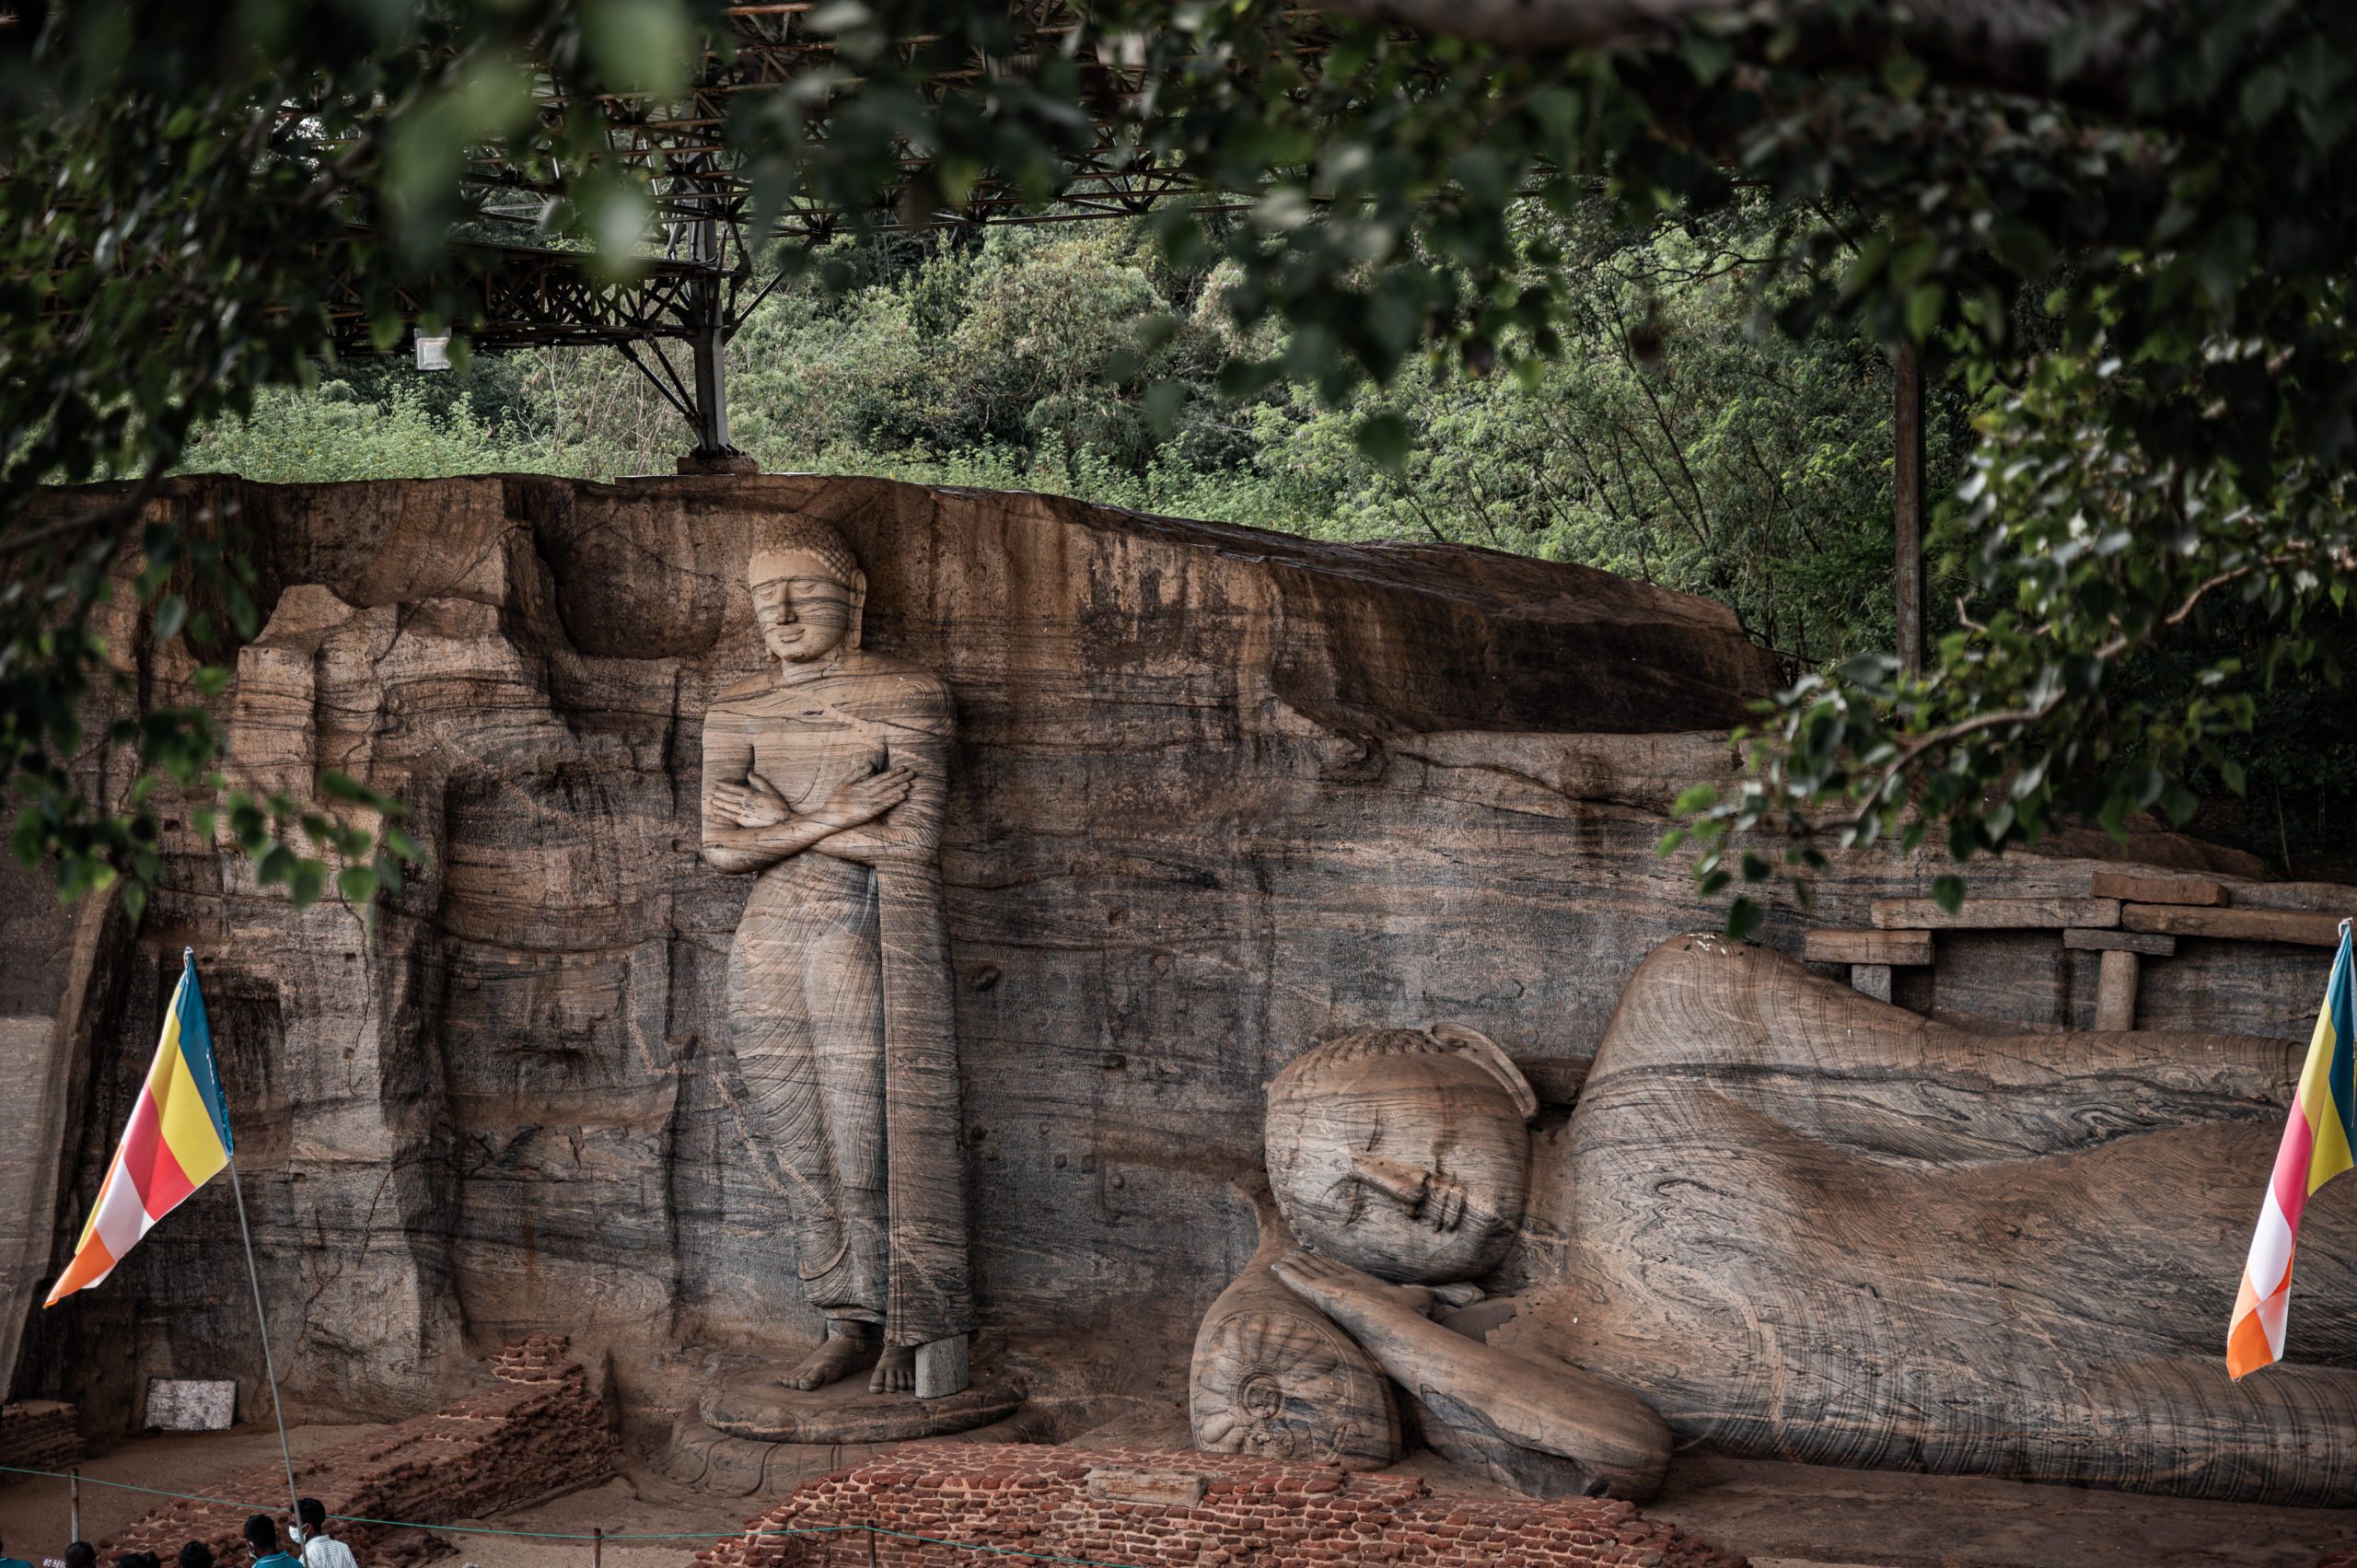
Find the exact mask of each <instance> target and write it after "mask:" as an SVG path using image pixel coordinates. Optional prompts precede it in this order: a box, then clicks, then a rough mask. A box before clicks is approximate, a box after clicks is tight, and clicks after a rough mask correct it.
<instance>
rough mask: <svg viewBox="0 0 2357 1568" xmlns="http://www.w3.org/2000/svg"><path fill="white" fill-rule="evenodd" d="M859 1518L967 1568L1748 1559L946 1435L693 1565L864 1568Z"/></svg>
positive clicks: (1191, 1458) (1146, 1459) (1198, 1463)
mask: <svg viewBox="0 0 2357 1568" xmlns="http://www.w3.org/2000/svg"><path fill="white" fill-rule="evenodd" d="M871 1526H872V1527H874V1536H873V1544H874V1557H873V1559H872V1561H873V1562H875V1563H876V1564H877V1568H975V1565H977V1564H980V1563H985V1562H993V1561H999V1560H1000V1559H1001V1555H1002V1554H1004V1553H1007V1552H1021V1553H1030V1554H1037V1555H1039V1556H1041V1557H1046V1558H1056V1559H1064V1560H1067V1561H1069V1560H1074V1559H1077V1560H1081V1561H1085V1562H1107V1563H1122V1564H1134V1565H1136V1568H1165V1565H1168V1568H1181V1565H1183V1568H1277V1565H1279V1564H1294V1563H1299V1564H1313V1563H1314V1564H1321V1565H1322V1564H1328V1563H1335V1564H1342V1563H1380V1564H1384V1565H1385V1568H1420V1565H1422V1564H1434V1565H1439V1564H1463V1563H1475V1562H1478V1563H1483V1564H1489V1565H1494V1568H1605V1565H1608V1564H1609V1565H1612V1568H1621V1565H1624V1564H1625V1565H1628V1568H1743V1560H1742V1559H1741V1558H1738V1557H1732V1556H1729V1555H1727V1554H1726V1553H1724V1552H1721V1551H1716V1550H1714V1549H1713V1548H1711V1547H1708V1546H1705V1545H1703V1544H1701V1542H1699V1541H1696V1540H1693V1539H1689V1538H1688V1537H1686V1536H1685V1535H1682V1534H1681V1533H1679V1531H1678V1530H1677V1529H1676V1528H1675V1527H1672V1526H1669V1525H1666V1524H1661V1523H1658V1522H1656V1521H1654V1520H1650V1519H1647V1518H1645V1517H1644V1516H1642V1515H1640V1514H1639V1513H1638V1512H1637V1510H1636V1509H1635V1508H1634V1507H1633V1506H1631V1504H1626V1503H1620V1502H1614V1501H1611V1500H1608V1499H1604V1498H1563V1499H1556V1500H1551V1501H1546V1502H1539V1501H1535V1500H1529V1499H1524V1498H1506V1497H1449V1496H1436V1495H1434V1493H1433V1492H1432V1489H1431V1488H1430V1487H1429V1486H1427V1485H1426V1484H1425V1483H1424V1481H1422V1480H1420V1479H1418V1478H1416V1477H1413V1476H1401V1475H1354V1474H1352V1473H1350V1472H1349V1471H1346V1470H1344V1469H1342V1468H1341V1466H1340V1465H1336V1464H1291V1463H1283V1462H1278V1461H1274V1460H1269V1459H1258V1458H1249V1457H1247V1456H1243V1455H1231V1454H1201V1453H1191V1452H1187V1451H1183V1450H1158V1449H1108V1450H1092V1451H1088V1452H1077V1451H1074V1450H1073V1449H1069V1448H1025V1447H1007V1448H994V1449H992V1450H989V1451H988V1452H980V1451H977V1450H976V1449H975V1448H974V1447H973V1446H971V1445H964V1444H950V1443H916V1444H911V1445H909V1446H905V1447H901V1448H896V1449H894V1450H892V1451H891V1452H890V1453H888V1454H885V1455H882V1456H880V1457H878V1458H875V1459H873V1460H870V1461H869V1462H868V1463H866V1464H865V1465H862V1466H859V1467H857V1468H855V1469H846V1470H840V1471H837V1472H836V1473H834V1474H832V1475H829V1476H822V1477H820V1478H819V1479H818V1480H816V1481H809V1482H807V1483H806V1484H804V1485H803V1486H801V1487H799V1488H797V1489H796V1490H795V1492H794V1493H793V1494H792V1495H791V1496H789V1497H787V1498H785V1499H784V1501H783V1502H781V1503H779V1504H776V1505H774V1506H773V1507H772V1508H771V1509H770V1510H769V1511H768V1512H766V1513H764V1514H762V1515H761V1516H759V1517H757V1518H755V1519H753V1520H751V1521H750V1522H749V1523H748V1524H747V1526H746V1527H745V1533H744V1534H743V1535H741V1536H735V1537H731V1538H729V1539H726V1540H724V1541H721V1542H718V1543H717V1544H715V1545H714V1546H712V1547H711V1548H709V1549H707V1550H706V1551H704V1552H702V1554H701V1555H700V1556H699V1557H698V1558H697V1559H696V1562H697V1564H698V1568H803V1565H818V1564H833V1563H844V1564H852V1563H865V1562H870V1561H871V1558H870V1556H869V1551H870V1533H869V1529H868V1527H871ZM789 1532H799V1533H789ZM976 1549H980V1550H976Z"/></svg>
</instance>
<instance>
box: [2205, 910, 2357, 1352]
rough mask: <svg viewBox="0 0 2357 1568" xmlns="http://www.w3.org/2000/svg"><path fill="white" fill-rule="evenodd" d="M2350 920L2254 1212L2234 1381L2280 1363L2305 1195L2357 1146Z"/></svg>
mask: <svg viewBox="0 0 2357 1568" xmlns="http://www.w3.org/2000/svg"><path fill="white" fill-rule="evenodd" d="M2351 969H2352V966H2351V961H2350V954H2349V922H2347V921H2345V920H2344V921H2342V922H2341V923H2340V956H2339V957H2337V958H2334V959H2333V961H2332V979H2331V980H2330V981H2328V982H2327V983H2326V985H2325V989H2324V1011H2323V1012H2322V1013H2320V1014H2318V1015H2317V1016H2316V1034H2315V1036H2314V1037H2313V1038H2312V1039H2310V1040H2309V1041H2308V1064H2307V1065H2306V1066H2305V1067H2303V1068H2302V1069H2300V1086H2299V1088H2298V1089H2297V1090H2296V1091H2294V1092H2293V1096H2292V1119H2291V1121H2288V1122H2286V1123H2285V1124H2284V1128H2283V1142H2282V1145H2281V1146H2280V1147H2278V1148H2277V1149H2276V1151H2275V1174H2274V1176H2273V1177H2272V1178H2271V1179H2270V1180H2269V1181H2268V1184H2267V1197H2266V1198H2265V1199H2264V1200H2263V1201H2262V1202H2260V1204H2259V1206H2258V1234H2257V1235H2256V1236H2253V1237H2251V1239H2250V1261H2248V1262H2247V1263H2245V1264H2244V1265H2243V1288H2242V1294H2241V1295H2238V1296H2237V1297H2236V1298H2235V1317H2234V1321H2233V1323H2232V1325H2231V1326H2230V1327H2229V1328H2228V1329H2227V1330H2226V1370H2227V1371H2228V1372H2229V1373H2231V1374H2232V1375H2233V1376H2236V1377H2240V1376H2243V1375H2244V1374H2245V1373H2247V1372H2256V1371H2258V1369H2259V1368H2260V1367H2262V1366H2267V1365H2271V1364H2272V1363H2275V1362H2278V1361H2281V1360H2282V1359H2283V1319H2284V1315H2285V1314H2286V1313H2287V1312H2288V1311H2289V1310H2290V1309H2291V1305H2292V1244H2293V1241H2294V1240H2295V1239H2296V1238H2297V1237H2298V1236H2299V1234H2300V1211H2302V1210H2303V1209H2305V1208H2306V1207H2307V1205H2308V1194H2310V1193H2311V1192H2314V1191H2316V1189H2317V1188H2319V1187H2321V1186H2323V1185H2324V1184H2325V1183H2326V1182H2328V1181H2330V1180H2331V1179H2333V1178H2334V1177H2336V1176H2339V1175H2340V1173H2341V1172H2342V1171H2344V1170H2347V1169H2348V1168H2349V1167H2350V1165H2351V1158H2350V1145H2351V1143H2357V1094H2352V1093H2351V1082H2350V1080H2351V1075H2352V1074H2351V1067H2352V1065H2357V974H2352V973H2351Z"/></svg>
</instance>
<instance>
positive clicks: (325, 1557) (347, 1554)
mask: <svg viewBox="0 0 2357 1568" xmlns="http://www.w3.org/2000/svg"><path fill="white" fill-rule="evenodd" d="M303 1568H360V1560H359V1559H358V1558H356V1557H354V1556H353V1555H352V1548H350V1547H348V1546H346V1545H344V1544H343V1542H342V1541H340V1540H338V1539H335V1538H334V1537H333V1536H313V1537H312V1538H311V1539H308V1540H307V1541H305V1542H304V1543H303Z"/></svg>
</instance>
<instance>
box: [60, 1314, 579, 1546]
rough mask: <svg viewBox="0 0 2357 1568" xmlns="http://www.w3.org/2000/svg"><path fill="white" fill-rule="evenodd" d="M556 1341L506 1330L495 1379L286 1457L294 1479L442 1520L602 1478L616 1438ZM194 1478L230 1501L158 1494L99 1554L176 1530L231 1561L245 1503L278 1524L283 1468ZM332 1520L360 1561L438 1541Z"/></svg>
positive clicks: (158, 1540)
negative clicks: (164, 1498) (509, 1336)
mask: <svg viewBox="0 0 2357 1568" xmlns="http://www.w3.org/2000/svg"><path fill="white" fill-rule="evenodd" d="M566 1349H567V1346H566V1342H565V1341H564V1340H563V1338H562V1337H561V1336H557V1335H544V1334H533V1335H528V1336H527V1337H526V1338H524V1339H521V1340H517V1341H516V1342H514V1343H511V1344H510V1345H509V1346H508V1347H507V1348H506V1349H505V1350H504V1351H502V1352H501V1353H499V1354H498V1355H497V1356H496V1357H494V1358H493V1361H492V1364H491V1370H492V1373H493V1376H496V1377H497V1378H498V1379H499V1380H500V1381H499V1386H498V1387H497V1388H493V1389H491V1390H489V1391H487V1392H484V1393H482V1394H478V1395H476V1396H474V1397H473V1398H471V1399H468V1400H461V1401H459V1403H458V1404H455V1405H451V1406H448V1407H447V1408H446V1409H443V1410H439V1411H435V1413H434V1414H432V1415H422V1416H417V1417H414V1418H413V1419H412V1420H409V1421H405V1422H402V1423H400V1424H399V1425H397V1426H395V1427H393V1428H391V1429H390V1430H389V1431H386V1432H380V1433H378V1434H376V1435H375V1436H373V1437H366V1438H362V1439H359V1440H357V1441H354V1442H351V1443H342V1444H338V1445H336V1446H334V1447H331V1448H321V1449H318V1450H315V1451H314V1452H312V1453H309V1454H306V1455H304V1456H302V1457H301V1458H298V1459H297V1460H296V1464H295V1474H296V1483H297V1484H298V1485H299V1486H300V1487H301V1488H302V1493H303V1495H304V1496H306V1497H316V1498H318V1499H319V1501H320V1502H321V1503H323V1504H326V1505H327V1510H328V1512H329V1513H330V1514H338V1515H351V1516H359V1517H364V1518H371V1519H416V1520H422V1521H424V1522H426V1523H429V1524H446V1523H449V1522H451V1521H455V1520H459V1519H479V1518H482V1517H483V1516H485V1515H489V1514H494V1513H497V1512H499V1511H500V1510H502V1509H505V1508H513V1507H517V1506H519V1505H521V1504H526V1503H530V1502H533V1501H535V1500H536V1499H539V1498H542V1497H547V1496H549V1495H551V1494H552V1493H559V1492H570V1491H572V1490H574V1489H575V1488H576V1487H583V1486H593V1485H595V1484H597V1483H598V1482H599V1481H605V1480H608V1479H609V1478H610V1477H611V1476H612V1475H613V1473H614V1460H615V1457H616V1455H617V1453H618V1451H619V1448H618V1445H617V1444H616V1443H615V1441H614V1434H613V1433H612V1432H611V1431H610V1430H609V1429H608V1427H607V1424H606V1415H605V1411H603V1409H601V1408H600V1407H599V1405H598V1400H597V1399H596V1398H595V1397H594V1396H592V1395H591V1394H590V1392H589V1389H588V1386H587V1379H586V1377H585V1376H583V1374H582V1370H581V1368H580V1367H579V1366H578V1365H574V1364H573V1363H571V1362H569V1361H567V1360H566V1359H565V1353H566ZM204 1490H205V1491H206V1492H208V1493H212V1494H213V1495H215V1496H216V1497H226V1498H231V1499H235V1500H236V1501H235V1502H234V1503H231V1504H213V1503H190V1502H175V1503H168V1504H165V1505H164V1506H162V1507H160V1508H157V1509H155V1510H153V1511H151V1512H150V1513H148V1514H147V1515H145V1516H143V1517H142V1518H141V1519H140V1520H139V1522H138V1523H136V1524H134V1525H133V1526H132V1527H130V1528H129V1529H127V1530H125V1531H123V1532H122V1534H121V1535H119V1536H117V1537H115V1538H114V1539H111V1540H109V1541H106V1542H104V1543H102V1544H101V1545H100V1547H99V1560H100V1561H101V1562H106V1561H110V1560H111V1559H112V1558H113V1556H114V1555H115V1554H116V1553H117V1552H123V1551H152V1552H155V1553H156V1554H157V1556H159V1557H161V1558H162V1559H163V1560H164V1561H165V1562H171V1561H172V1560H173V1556H174V1554H175V1553H177V1552H178V1551H180V1543H181V1542H183V1541H190V1540H201V1541H203V1542H204V1543H205V1544H206V1545H207V1546H209V1547H211V1548H212V1549H213V1555H214V1557H215V1559H216V1560H218V1561H220V1562H246V1561H248V1560H249V1554H248V1552H247V1551H246V1549H245V1547H244V1546H243V1544H242V1540H243V1536H242V1534H241V1532H242V1530H243V1529H244V1527H245V1522H246V1516H247V1515H248V1514H250V1513H268V1514H269V1515H270V1516H272V1517H273V1518H274V1519H276V1520H277V1521H278V1525H279V1528H280V1530H281V1531H282V1532H283V1531H284V1529H285V1527H286V1516H285V1515H286V1471H285V1470H284V1468H282V1467H281V1466H279V1465H277V1464H274V1463H273V1464H272V1465H269V1466H267V1467H263V1468H260V1469H251V1470H247V1471H244V1472H241V1473H240V1474H238V1475H236V1476H232V1477H230V1478H228V1479H227V1480H225V1481H220V1482H219V1483H217V1484H215V1485H212V1486H208V1487H206V1488H205V1489H204ZM252 1504H259V1506H251V1505H252ZM333 1528H334V1533H335V1535H336V1537H337V1538H338V1539H341V1540H343V1542H344V1543H345V1544H347V1545H349V1546H350V1547H351V1548H352V1550H353V1551H354V1554H356V1555H357V1556H358V1557H359V1559H360V1560H361V1561H362V1562H366V1563H368V1564H370V1565H371V1568H405V1565H407V1564H411V1563H415V1562H423V1561H424V1560H425V1559H426V1558H428V1557H431V1556H434V1555H435V1554H436V1553H437V1552H438V1551H441V1550H443V1549H442V1548H441V1547H440V1546H439V1545H438V1544H437V1543H436V1542H435V1541H434V1539H432V1538H431V1537H429V1536H427V1535H426V1534H425V1532H424V1531H423V1530H414V1529H396V1528H392V1527H386V1526H382V1525H354V1524H339V1525H336V1526H335V1527H333Z"/></svg>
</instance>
